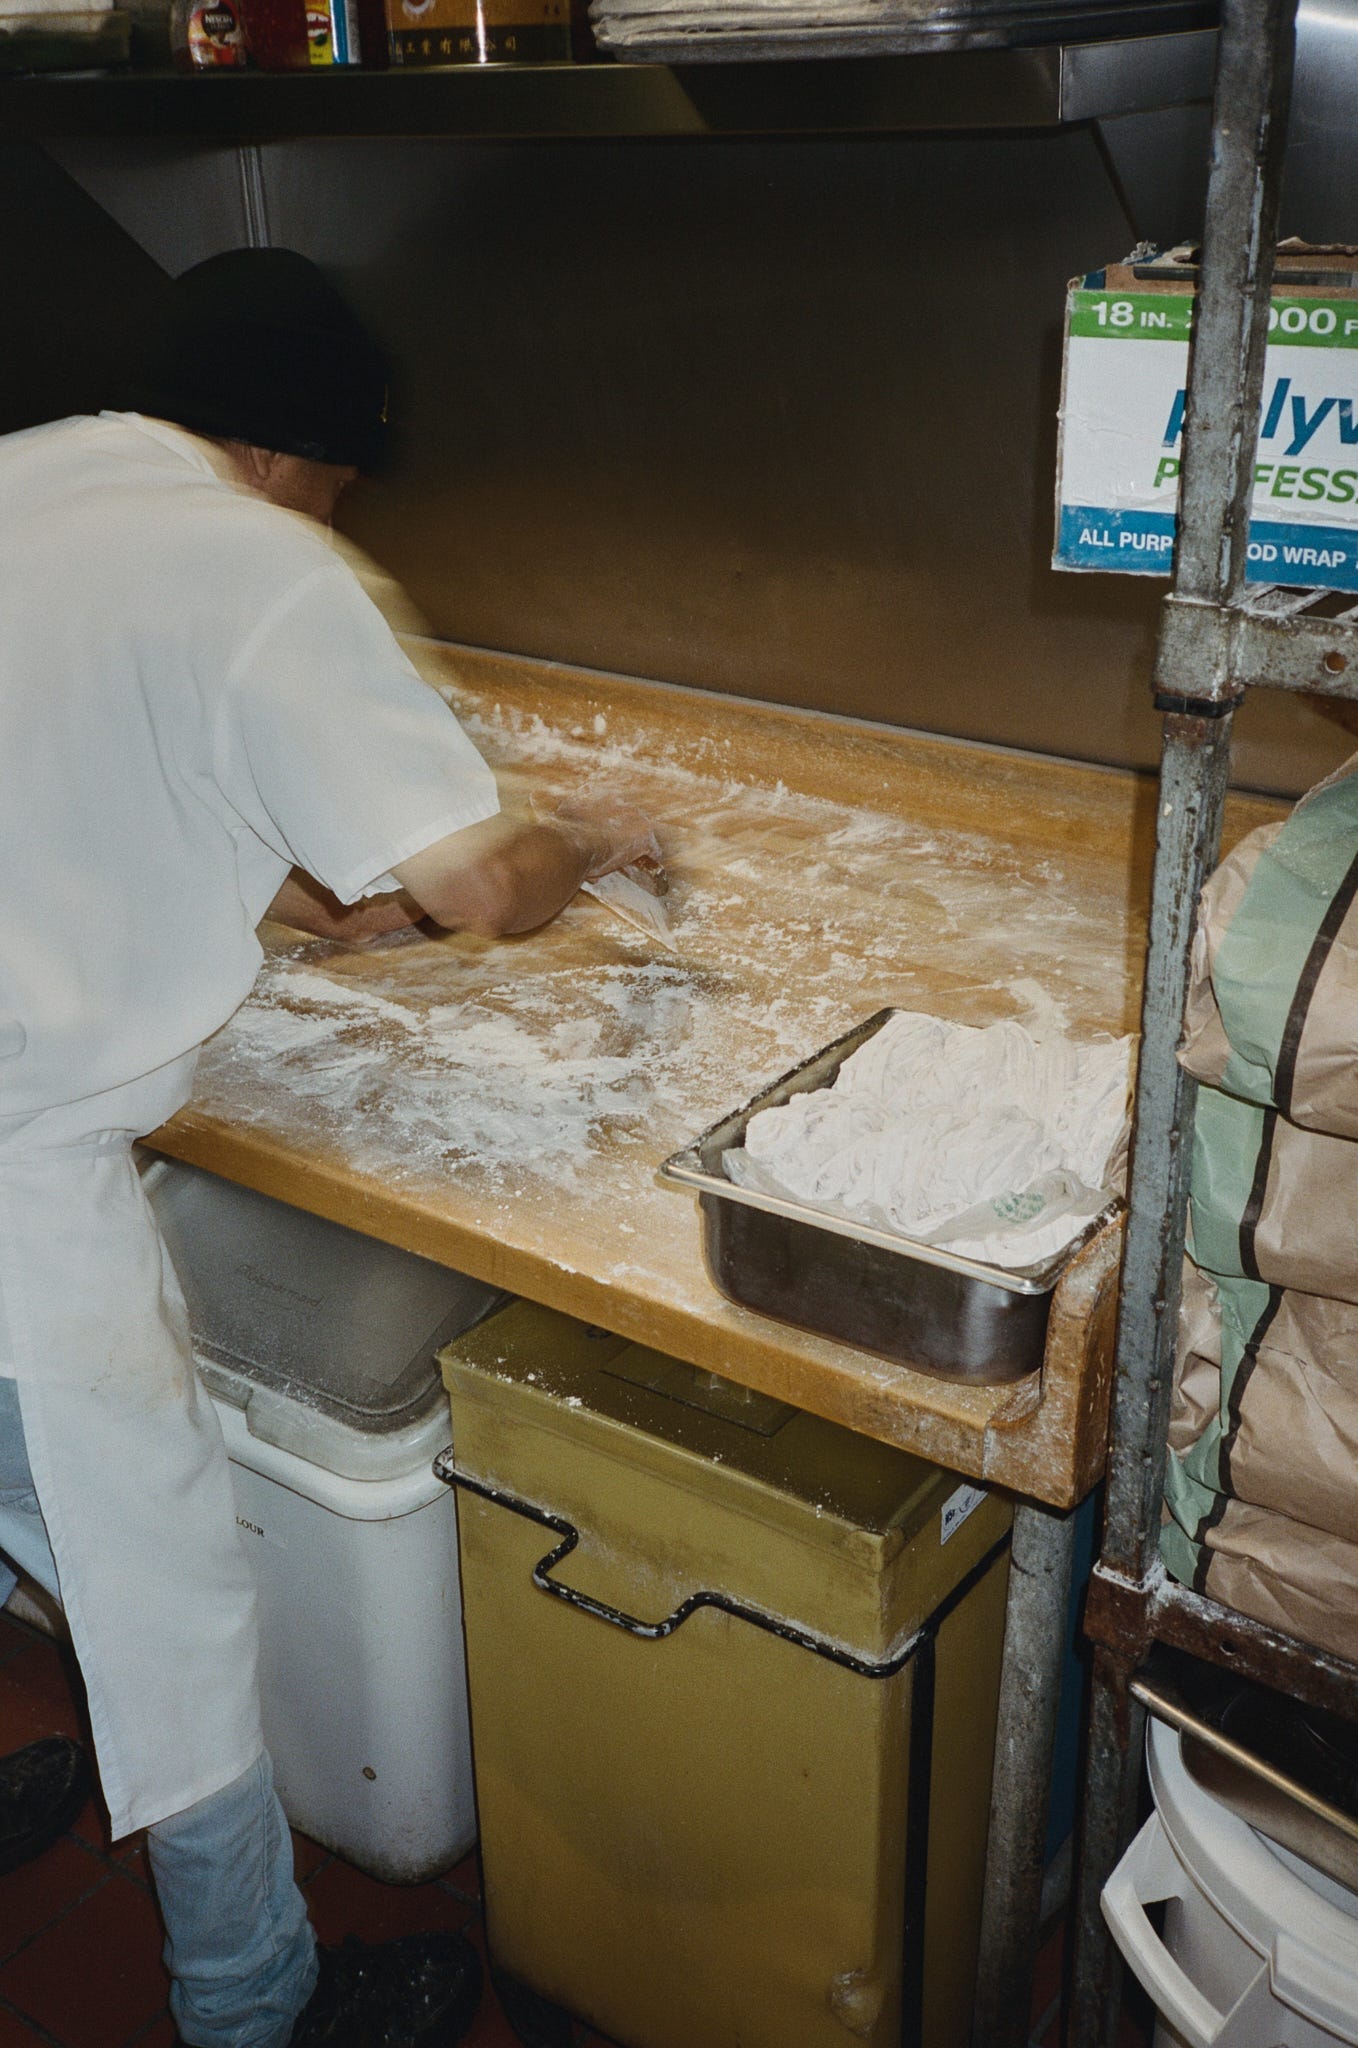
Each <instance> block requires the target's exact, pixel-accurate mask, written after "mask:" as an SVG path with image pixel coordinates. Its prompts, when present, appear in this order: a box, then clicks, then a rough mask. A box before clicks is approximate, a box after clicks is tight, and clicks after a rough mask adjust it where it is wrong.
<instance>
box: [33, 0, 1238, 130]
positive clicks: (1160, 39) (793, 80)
mask: <svg viewBox="0 0 1358 2048" xmlns="http://www.w3.org/2000/svg"><path fill="white" fill-rule="evenodd" d="M1212 13H1213V10H1212V8H1210V7H1208V6H1202V5H1197V4H1186V5H1185V6H1184V8H1183V9H1182V11H1181V12H1176V13H1175V14H1173V15H1172V16H1171V17H1169V18H1170V19H1171V20H1172V21H1174V22H1175V23H1177V24H1179V26H1177V27H1175V28H1174V29H1173V30H1171V31H1170V32H1168V33H1163V32H1162V33H1157V34H1154V35H1145V34H1138V35H1125V36H1119V37H1116V38H1111V39H1109V38H1105V39H1104V40H1101V41H1099V42H1085V43H1060V42H1051V43H1047V44H1044V45H1042V46H1041V47H1037V48H1030V49H997V50H991V49H966V50H960V49H938V50H928V51H923V52H917V53H914V54H911V55H908V56H892V57H867V58H864V57H854V58H848V57H838V58H824V59H818V60H816V61H814V62H811V61H800V62H789V61H782V62H777V63H732V64H726V63H723V64H690V65H685V66H682V67H677V68H673V69H671V68H670V67H668V66H665V65H659V64H554V65H551V64H549V65H486V66H482V67H477V66H467V65H451V66H447V67H442V68H439V67H429V68H427V69H426V68H418V69H415V68H412V69H406V70H392V71H353V72H337V71H332V72H316V73H306V72H301V73H298V72H241V73H238V74H227V73H222V74H219V75H217V76H212V75H208V74H200V75H193V74H189V75H184V74H182V73H178V72H173V71H137V70H129V71H124V72H103V73H93V72H89V73H72V72H44V73H32V74H29V75H26V76H17V75H9V76H3V75H0V139H6V140H10V141H16V140H24V139H28V140H32V139H41V138H42V137H43V136H48V135H51V136H57V135H72V134H80V135H101V136H110V135H147V134H156V135H181V136H185V137H192V138H194V139H195V140H199V141H216V142H222V141H237V142H249V141H264V140H268V139H270V138H277V137H284V136H289V137H291V136H312V137H318V136H335V137H348V136H395V135H404V136H426V137H440V138H446V139H457V138H461V139H463V140H467V141H503V140H510V139H515V138H539V139H543V140H553V139H564V138H567V137H581V138H591V137H592V138H595V139H603V138H645V137H655V138H662V139H663V138H684V137H697V136H729V137H738V136H746V135H750V136H753V135H764V136H769V135H811V134H817V135H824V134H841V135H865V134H868V135H870V134H889V133H902V132H911V131H920V132H923V131H937V130H941V129H943V130H946V129H954V130H956V129H971V130H977V129H1043V128H1058V127H1061V126H1063V125H1065V124H1067V123H1070V122H1075V121H1091V120H1098V119H1104V118H1111V117H1113V116H1115V115H1119V114H1128V113H1136V112H1142V111H1145V110H1146V109H1148V108H1151V107H1163V106H1175V105H1183V104H1186V103H1187V102H1190V101H1196V100H1202V101H1205V100H1207V99H1208V98H1209V97H1210V94H1211V82H1212V67H1213V62H1214V55H1215V46H1216V32H1215V30H1214V29H1212V28H1210V27H1205V26H1201V25H1199V24H1201V23H1203V22H1205V21H1209V20H1210V19H1211V17H1212ZM1160 18H1161V19H1162V20H1163V19H1164V18H1165V17H1164V16H1163V15H1162V16H1161V17H1160Z"/></svg>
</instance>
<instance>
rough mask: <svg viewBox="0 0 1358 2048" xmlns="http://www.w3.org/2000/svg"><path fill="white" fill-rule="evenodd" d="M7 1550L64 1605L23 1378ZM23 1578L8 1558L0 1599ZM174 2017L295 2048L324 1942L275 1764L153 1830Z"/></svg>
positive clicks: (0, 1428) (0, 1458) (14, 1423)
mask: <svg viewBox="0 0 1358 2048" xmlns="http://www.w3.org/2000/svg"><path fill="white" fill-rule="evenodd" d="M0 1551H3V1552H4V1553H5V1556H7V1557H8V1558H10V1559H11V1560H12V1561H13V1563H14V1564H16V1565H18V1566H19V1567H20V1569H21V1570H23V1571H25V1572H27V1573H28V1575H29V1577H30V1578H33V1579H36V1580H37V1582H38V1584H39V1585H40V1586H43V1587H44V1588H45V1589H46V1590H47V1592H49V1593H50V1594H51V1595H52V1596H53V1598H54V1599H58V1600H59V1599H60V1597H61V1593H60V1588H59V1586H58V1583H57V1569H56V1563H55V1560H54V1559H53V1556H52V1550H51V1546H50V1544H49V1543H48V1541H47V1531H46V1527H45V1525H44V1523H43V1519H42V1510H41V1509H40V1507H39V1505H38V1497H37V1495H36V1493H35V1492H34V1490H33V1477H32V1474H31V1472H30V1471H29V1468H28V1454H27V1452H26V1450H25V1447H24V1433H23V1424H22V1422H21V1420H20V1416H19V1401H18V1394H17V1392H16V1389H15V1385H14V1381H13V1380H9V1379H0ZM13 1589H14V1574H13V1571H12V1570H9V1569H8V1568H7V1567H6V1566H5V1564H4V1561H3V1559H0V1602H3V1601H4V1600H7V1599H8V1598H9V1595H10V1593H11V1592H12V1591H13ZM146 1841H147V1851H148V1854H149V1856H150V1859H151V1870H152V1874H153V1875H154V1877H155V1883H156V1895H157V1897H158V1899H159V1901H160V1910H161V1915H162V1917H163V1919H164V1922H165V1962H166V1967H167V1968H168V1969H169V1971H170V1974H171V1977H172V1978H173V1980H174V1981H173V1983H172V1985H171V1989H170V2011H171V2013H172V2014H173V2016H174V2021H175V2025H176V2026H177V2027H178V2029H179V2031H180V2033H181V2035H182V2036H183V2038H184V2040H185V2041H186V2042H188V2043H191V2044H193V2048H287V2041H288V2037H289V2035H290V2034H291V2032H292V2024H293V2021H294V2020H295V2019H296V2017H297V2014H298V2013H299V2012H300V2011H301V2009H302V2007H303V2006H304V2005H305V2004H306V2002H307V1999H308V1998H309V1997H310V1996H311V1991H312V1987H313V1986H314V1984H315V1982H316V1937H315V1935H314V1934H313V1932H312V1929H311V1923H310V1922H309V1921H308V1919H307V1916H306V1903H305V1901H304V1900H303V1898H302V1894H301V1893H300V1891H299V1890H298V1889H297V1884H296V1881H295V1879H294V1877H293V1869H292V1836H291V1834H290V1833H289V1832H288V1823H287V1820H286V1819H285V1817H284V1814H283V1809H282V1807H281V1806H280V1805H279V1803H278V1794H277V1793H276V1792H275V1790H274V1783H273V1769H272V1766H271V1765H270V1762H269V1759H268V1757H267V1755H261V1756H260V1758H259V1760H258V1761H257V1762H256V1763H254V1764H253V1765H251V1767H250V1769H249V1770H248V1771H245V1772H244V1773H243V1774H242V1775H241V1776H240V1777H239V1778H237V1779H235V1780H234V1781H233V1783H231V1784H230V1785H226V1786H224V1787H223V1788H222V1790H221V1791H220V1792H213V1793H211V1794H210V1795H209V1796H208V1797H207V1798H206V1799H200V1800H199V1801H198V1802H197V1803H196V1805H193V1806H189V1807H186V1808H185V1809H184V1811H183V1812H182V1813H175V1814H171V1815H170V1816H169V1818H168V1819H167V1820H162V1821H158V1822H157V1823H156V1825H155V1826H154V1827H152V1828H149V1829H148V1830H147V1837H146Z"/></svg>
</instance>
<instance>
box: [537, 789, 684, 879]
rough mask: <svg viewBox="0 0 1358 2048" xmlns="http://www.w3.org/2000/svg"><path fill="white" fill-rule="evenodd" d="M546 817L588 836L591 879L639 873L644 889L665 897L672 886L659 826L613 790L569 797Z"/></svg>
mask: <svg viewBox="0 0 1358 2048" xmlns="http://www.w3.org/2000/svg"><path fill="white" fill-rule="evenodd" d="M545 815H546V816H547V817H548V818H553V819H555V820H557V821H558V823H560V824H562V825H566V826H568V827H569V828H570V829H571V830H572V831H579V832H581V833H582V834H583V835H584V836H585V839H586V841H587V842H588V844H589V846H590V847H591V849H592V850H591V857H590V865H589V872H588V875H587V877H586V879H587V880H590V881H593V880H594V878H595V877H596V876H598V875H611V874H613V873H615V872H616V871H617V870H618V869H619V868H626V869H627V870H628V871H629V873H631V872H635V874H636V877H637V880H638V881H639V882H641V883H642V886H643V887H649V888H650V889H651V891H652V893H653V894H655V895H663V893H664V890H665V889H666V888H667V887H668V883H667V882H666V881H665V868H664V855H663V854H662V853H661V851H660V841H659V840H658V839H657V838H656V835H655V827H654V826H653V825H652V823H651V821H650V819H649V818H648V817H647V816H646V813H645V812H644V811H640V810H638V809H637V807H636V805H635V804H632V803H628V802H627V800H626V798H625V797H621V796H618V795H617V794H616V793H615V792H613V791H612V790H600V791H599V792H598V793H597V794H588V795H585V796H573V797H567V798H566V800H565V802H564V803H559V804H557V805H555V806H554V807H553V808H552V809H551V810H549V811H547V812H546V814H545ZM657 884H659V886H658V887H657V886H656V885H657Z"/></svg>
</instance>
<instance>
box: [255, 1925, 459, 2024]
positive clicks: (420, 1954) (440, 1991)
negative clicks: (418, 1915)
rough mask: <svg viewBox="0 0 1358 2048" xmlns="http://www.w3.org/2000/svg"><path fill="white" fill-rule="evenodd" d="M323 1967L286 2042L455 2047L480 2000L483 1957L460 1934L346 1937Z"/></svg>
mask: <svg viewBox="0 0 1358 2048" xmlns="http://www.w3.org/2000/svg"><path fill="white" fill-rule="evenodd" d="M320 1966H321V1974H320V1976H319V1978H318V1979H317V1981H316V1989H315V1990H314V1991H313V1992H312V1994H311V1997H310V1998H309V1999H308V2000H307V2003H306V2005H305V2006H304V2007H303V2009H302V2011H301V2012H300V2013H299V2014H298V2015H297V2018H296V2020H295V2021H294V2022H293V2028H292V2034H291V2036H290V2039H289V2042H288V2048H453V2043H454V2042H455V2041H460V2040H461V2038H462V2036H463V2034H465V2033H466V2031H467V2028H468V2027H469V2026H470V2025H471V2023H472V2021H473V2019H474V2018H475V2017H476V2008H477V2006H478V2005H479V2004H480V2002H481V1958H480V1957H479V1956H478V1955H477V1953H476V1950H475V1949H474V1948H473V1947H472V1945H471V1943H470V1942H469V1941H468V1940H467V1939H466V1937H465V1936H464V1935H461V1934H405V1935H402V1936H401V1937H400V1938H399V1939H398V1940H396V1941H383V1942H375V1943H372V1942H365V1941H358V1940H357V1939H356V1938H355V1937H354V1936H353V1935H350V1936H349V1938H348V1940H347V1941H344V1942H341V1944H340V1946H339V1947H338V1948H323V1949H322V1950H321V1952H320Z"/></svg>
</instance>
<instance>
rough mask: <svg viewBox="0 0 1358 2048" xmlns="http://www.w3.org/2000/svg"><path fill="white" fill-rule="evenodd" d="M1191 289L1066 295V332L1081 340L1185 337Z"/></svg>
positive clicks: (1189, 319)
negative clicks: (1067, 321)
mask: <svg viewBox="0 0 1358 2048" xmlns="http://www.w3.org/2000/svg"><path fill="white" fill-rule="evenodd" d="M1192 323H1193V296H1192V294H1191V292H1182V293H1180V292H1087V291H1074V292H1072V293H1071V295H1070V331H1071V333H1072V334H1073V335H1078V336H1079V338H1080V339H1081V340H1082V341H1177V342H1185V341H1187V340H1188V334H1189V329H1190V327H1191V326H1192Z"/></svg>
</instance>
